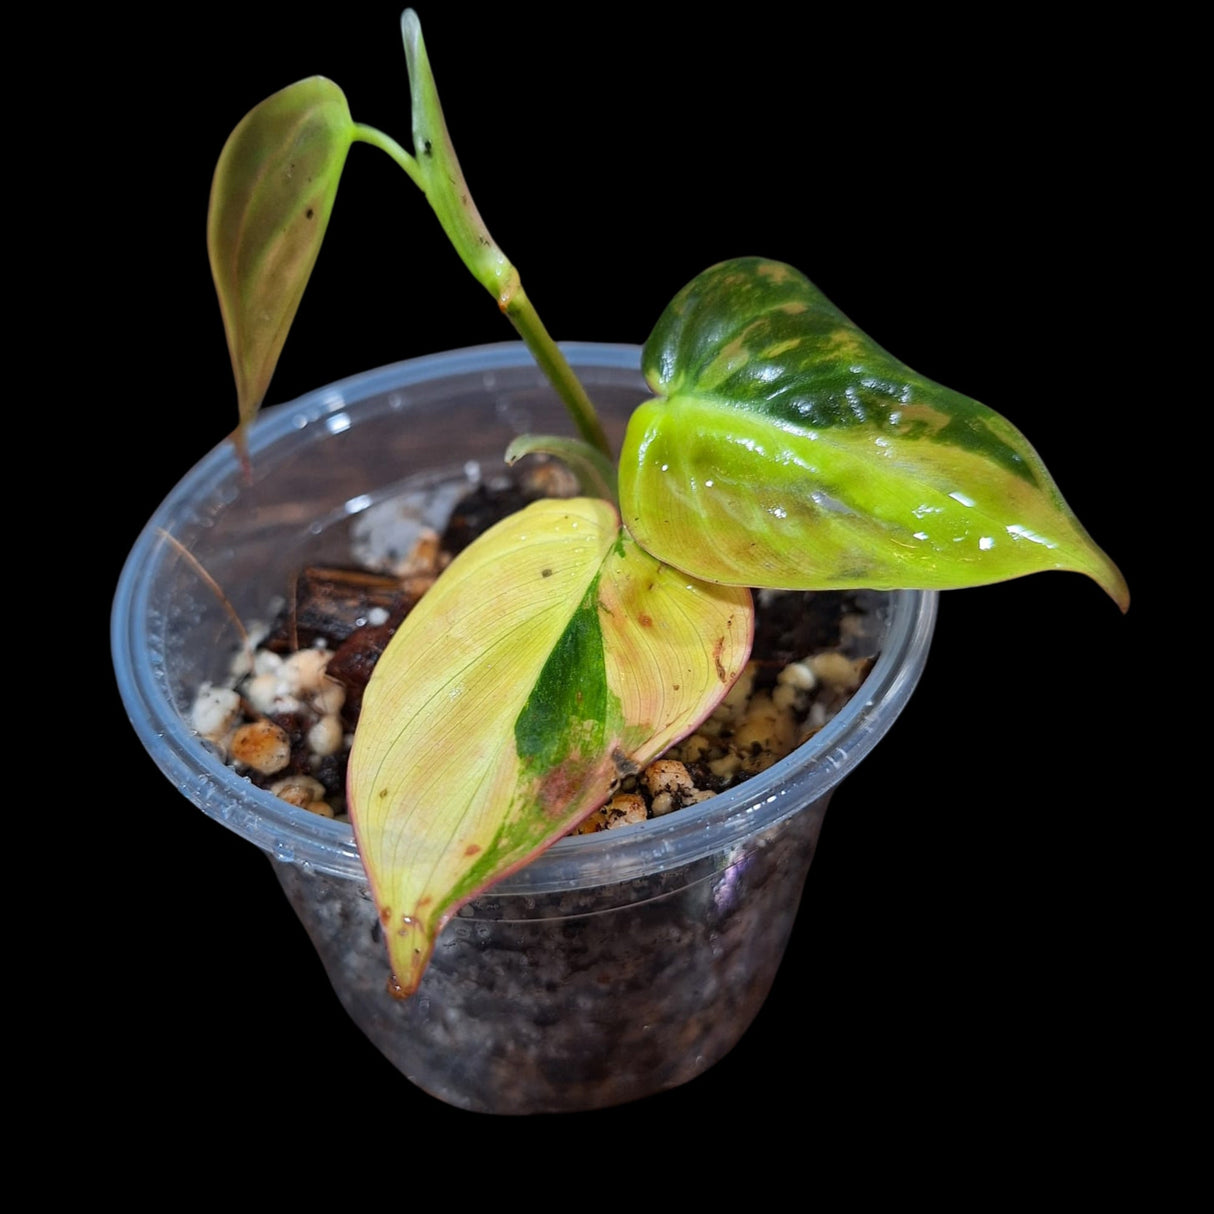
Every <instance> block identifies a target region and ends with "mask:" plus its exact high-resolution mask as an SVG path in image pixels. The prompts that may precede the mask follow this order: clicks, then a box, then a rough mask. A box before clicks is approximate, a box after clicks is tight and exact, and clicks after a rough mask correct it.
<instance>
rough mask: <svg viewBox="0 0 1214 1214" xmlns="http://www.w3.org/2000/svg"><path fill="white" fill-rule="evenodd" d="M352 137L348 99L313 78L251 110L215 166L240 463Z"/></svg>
mask: <svg viewBox="0 0 1214 1214" xmlns="http://www.w3.org/2000/svg"><path fill="white" fill-rule="evenodd" d="M353 138H354V122H353V120H352V119H351V117H350V111H349V108H348V106H347V105H346V98H345V95H344V94H343V93H342V91H341V89H339V88H338V87H337V85H335V84H334V83H333V82H332V81H331V80H326V79H324V77H322V76H313V77H311V78H310V79H308V80H301V81H299V82H298V83H296V84H292V85H290V86H289V87H287V88H285V89H282V90H281V91H280V92H277V93H275V94H274V95H273V96H272V97H267V98H266V100H265V101H263V102H262V103H261V104H260V105H258V106H255V107H254V108H253V109H252V110H250V111H249V113H248V114H246V115H245V117H244V118H243V119H242V120H241V122H240V124H239V125H238V126H237V127H236V129H235V130H234V131H233V132H232V134H231V135H230V136H229V137H228V141H227V143H226V144H224V148H223V151H222V152H221V153H220V156H219V162H218V164H217V165H216V166H215V176H214V178H213V180H212V182H211V203H210V210H209V211H208V214H207V250H208V252H209V254H210V258H211V274H212V276H213V278H214V280H215V290H216V293H217V294H218V296H219V307H220V311H221V312H222V313H223V324H224V330H225V331H226V333H227V338H228V352H229V354H230V355H231V358H232V372H233V374H234V375H235V377H236V394H237V400H238V402H239V406H240V424H239V427H238V428H237V431H236V434H235V435H234V438H235V440H236V444H237V447H238V448H239V450H240V452H241V456H242V458H244V455H245V448H244V430H245V427H246V426H248V424H249V422H251V421H252V420H253V418H254V417H255V416H256V414H257V410H258V409H259V408H260V407H261V402H262V400H263V399H264V398H265V394H266V390H267V389H268V388H269V386H270V379H271V377H272V376H273V374H274V368H275V366H276V365H277V363H278V356H279V354H281V352H282V347H283V343H284V342H285V341H286V339H287V332H288V331H289V330H290V327H291V322H292V321H293V320H294V319H295V313H296V311H297V310H298V308H299V301H300V299H302V298H303V293H304V288H305V287H306V286H307V285H308V278H309V276H310V275H311V273H312V267H313V266H314V265H315V264H316V257H317V254H318V253H319V252H320V246H321V243H322V241H323V240H324V235H325V229H326V228H327V227H328V224H329V216H330V214H331V213H332V210H333V201H334V199H335V198H336V196H337V185H338V182H339V180H340V178H341V171H342V167H343V166H344V164H345V161H346V154H347V153H348V152H349V150H350V144H351V142H352V141H353Z"/></svg>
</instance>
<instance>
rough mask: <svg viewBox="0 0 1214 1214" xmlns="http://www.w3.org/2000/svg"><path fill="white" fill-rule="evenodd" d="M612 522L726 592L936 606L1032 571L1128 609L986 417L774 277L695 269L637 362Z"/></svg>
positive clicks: (1031, 458) (1028, 464)
mask: <svg viewBox="0 0 1214 1214" xmlns="http://www.w3.org/2000/svg"><path fill="white" fill-rule="evenodd" d="M643 365H644V370H645V374H646V377H647V379H648V381H649V385H650V387H651V388H652V389H653V391H655V392H657V393H660V397H659V399H657V400H654V401H650V402H649V403H647V404H645V405H643V406H642V407H641V408H640V409H638V410H637V412H636V413H635V414H634V415H633V418H632V420H631V421H630V423H629V427H628V433H627V437H626V440H625V444H624V450H623V453H622V456H621V461H620V501H621V507H622V511H623V516H624V522H625V524H626V526H627V527H628V529H629V530H630V531H631V532H632V534H633V535H634V536H635V537H636V539H637V542H638V543H640V544H641V545H642V546H644V547H645V548H646V549H648V551H650V552H652V553H653V554H654V555H655V556H657V557H659V558H660V559H662V560H663V561H667V562H669V563H670V564H672V565H675V566H677V567H678V568H680V569H686V570H688V571H689V572H691V573H694V574H695V575H697V576H698V577H703V578H708V579H711V580H714V581H720V582H724V583H728V584H731V585H748V586H777V587H785V588H788V589H829V588H846V587H864V586H867V587H872V588H877V589H893V588H899V587H917V588H925V589H948V588H952V587H959V586H974V585H980V584H983V583H986V582H994V581H1001V580H1004V579H1006V578H1012V577H1018V576H1020V575H1021V574H1026V573H1034V572H1037V571H1039V570H1045V569H1072V570H1077V571H1079V572H1081V573H1085V574H1087V575H1089V576H1090V577H1092V578H1094V579H1095V580H1096V581H1097V582H1098V583H1099V584H1100V585H1101V586H1103V587H1104V589H1105V590H1106V591H1107V592H1108V593H1109V594H1110V595H1111V596H1112V597H1113V599H1114V600H1115V601H1116V602H1117V603H1118V604H1119V605H1120V606H1121V607H1122V609H1123V610H1124V609H1125V607H1126V606H1127V605H1128V603H1129V594H1128V591H1127V589H1126V585H1125V582H1124V580H1123V579H1122V577H1121V574H1120V572H1119V571H1118V570H1117V568H1116V566H1115V565H1113V563H1112V562H1111V561H1110V560H1109V559H1108V557H1107V556H1105V554H1104V553H1103V552H1102V551H1101V550H1100V549H1099V548H1097V547H1096V545H1095V544H1094V543H1093V542H1092V541H1091V539H1090V538H1089V537H1088V535H1087V533H1086V532H1085V531H1084V529H1083V528H1082V526H1080V524H1079V520H1078V519H1077V518H1076V517H1075V516H1074V514H1073V513H1072V512H1071V510H1070V509H1069V508H1068V506H1067V505H1066V503H1065V501H1063V499H1062V495H1061V494H1060V493H1059V491H1058V488H1057V486H1056V485H1055V484H1054V482H1053V480H1052V479H1051V477H1050V475H1049V473H1048V472H1047V471H1046V468H1045V465H1044V464H1043V463H1042V462H1041V460H1040V458H1039V457H1038V456H1037V454H1036V452H1035V451H1034V450H1033V448H1032V447H1031V446H1030V445H1029V443H1028V441H1027V440H1026V439H1025V437H1024V436H1023V435H1022V434H1021V433H1020V432H1019V431H1018V430H1017V429H1016V428H1015V427H1014V426H1013V425H1012V424H1011V423H1010V422H1008V421H1007V420H1006V419H1004V418H1003V417H1001V416H999V414H997V413H995V412H993V411H992V410H990V409H988V408H987V407H986V406H984V405H981V404H979V403H978V402H977V401H975V400H972V399H970V398H969V397H966V396H962V395H961V394H960V393H957V392H954V391H952V390H951V389H948V388H944V387H942V386H941V385H939V384H937V383H934V382H933V381H931V380H929V379H926V378H925V377H923V376H921V375H918V374H916V373H915V372H914V371H912V370H911V369H910V368H909V367H907V366H905V365H904V364H902V363H900V362H899V361H898V360H897V359H895V358H893V357H892V356H891V355H889V354H887V353H886V352H885V351H884V350H883V349H881V347H880V346H878V345H877V344H876V343H875V342H873V341H872V340H871V339H870V338H868V337H867V336H866V335H865V334H864V333H863V332H861V331H860V330H859V329H858V328H856V326H855V325H853V324H852V323H851V322H850V321H849V320H848V319H847V318H846V317H845V316H844V315H843V314H842V313H841V312H839V310H838V309H837V308H835V307H834V305H833V304H831V303H830V302H829V300H827V299H826V298H825V297H824V296H823V295H822V294H821V292H820V291H818V289H817V288H816V287H815V286H814V285H813V284H812V283H811V282H809V280H808V279H806V278H805V276H804V275H803V274H801V273H800V272H799V271H797V270H795V269H793V268H792V267H791V266H787V265H783V264H781V263H779V262H771V261H763V260H761V259H758V258H745V259H740V260H737V261H731V262H724V263H722V264H721V265H718V266H714V267H712V268H711V269H709V270H707V271H705V272H704V273H703V274H701V275H700V276H699V277H698V278H696V279H694V280H693V281H692V282H691V283H690V284H689V285H688V286H687V287H685V288H684V289H683V290H682V291H681V292H680V293H679V295H678V296H676V298H675V299H674V301H673V302H672V303H671V305H670V306H669V307H668V308H667V310H666V312H665V313H664V314H663V316H662V318H661V319H660V320H659V322H658V325H657V327H656V328H655V329H654V331H653V334H652V335H651V336H650V338H649V341H648V343H647V344H646V346H645V351H644V355H643Z"/></svg>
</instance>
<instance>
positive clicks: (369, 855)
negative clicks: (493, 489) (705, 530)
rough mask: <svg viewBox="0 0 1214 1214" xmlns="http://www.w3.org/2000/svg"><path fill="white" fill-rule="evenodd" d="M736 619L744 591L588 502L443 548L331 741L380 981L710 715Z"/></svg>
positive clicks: (418, 962)
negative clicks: (339, 758) (381, 970)
mask: <svg viewBox="0 0 1214 1214" xmlns="http://www.w3.org/2000/svg"><path fill="white" fill-rule="evenodd" d="M753 626H754V620H753V607H752V603H751V597H750V592H749V591H748V590H745V589H733V588H729V587H722V586H714V585H709V584H707V583H704V582H699V581H696V580H695V579H692V578H689V577H687V576H686V575H685V574H682V573H678V572H677V571H675V570H673V569H671V568H670V567H669V566H664V565H662V564H660V563H659V562H658V561H656V560H654V558H653V557H651V556H650V555H648V554H647V553H645V552H643V551H642V550H641V549H640V548H638V547H637V545H636V544H635V543H634V542H633V541H632V540H631V539H630V538H629V537H628V536H627V534H626V533H624V532H623V531H622V530H621V528H620V525H619V516H618V515H617V513H616V511H615V509H614V508H613V507H612V506H610V505H609V504H607V503H606V502H602V501H596V500H593V499H590V498H573V499H569V500H560V501H556V500H552V501H541V502H537V503H534V504H533V505H531V506H529V507H527V508H526V509H524V510H522V511H520V512H519V513H517V514H515V515H512V516H511V517H509V518H507V519H505V520H504V521H503V522H501V523H499V524H498V525H497V526H495V527H493V528H491V529H490V530H489V531H487V532H486V533H485V534H484V535H483V536H481V537H480V538H479V539H477V540H476V541H474V542H473V543H472V544H470V545H469V546H468V547H467V548H466V549H464V551H463V552H461V553H460V555H459V556H458V557H456V559H455V560H454V561H453V562H452V563H451V565H450V566H449V567H448V568H447V569H446V570H445V571H444V573H443V575H442V577H440V578H439V580H438V581H437V582H436V583H435V585H434V586H433V588H432V589H431V590H430V591H429V592H428V593H427V594H426V595H425V596H424V597H423V598H422V600H421V601H420V602H419V603H418V605H417V606H416V607H415V608H414V609H413V610H412V611H411V612H410V613H409V615H408V616H407V617H406V618H405V621H404V623H403V624H402V626H401V628H400V629H399V630H398V631H397V633H396V635H395V636H394V637H393V638H392V641H391V643H390V644H389V646H388V648H387V650H386V651H385V652H384V654H383V656H382V657H381V658H380V660H379V662H378V663H377V664H376V667H375V670H374V673H373V674H372V677H371V680H370V682H369V683H368V685H367V689H366V692H365V694H364V696H363V703H362V715H361V718H360V723H359V726H358V730H357V732H356V734H355V738H354V745H353V748H352V750H351V754H350V766H349V779H348V802H349V807H350V816H351V819H352V821H353V823H354V830H355V835H356V837H357V839H358V846H359V851H360V854H361V857H362V861H363V865H364V867H365V868H366V870H367V876H368V879H369V881H370V884H371V889H372V893H373V895H374V897H375V901H376V905H377V907H378V909H379V915H380V920H381V923H382V924H383V928H384V936H385V939H386V941H387V945H388V953H389V958H390V961H391V966H392V972H393V975H394V978H395V987H394V989H395V990H396V991H397V993H398V994H401V995H407V994H410V993H412V992H413V991H414V990H415V989H416V988H417V985H418V983H419V982H420V981H421V976H422V972H423V970H424V968H425V966H426V963H427V961H428V960H429V957H430V954H431V952H432V950H433V948H434V942H435V939H436V937H437V935H438V933H439V931H440V929H441V928H442V925H443V924H444V923H445V922H446V921H447V919H448V918H449V917H450V916H451V915H452V914H453V913H454V912H455V911H456V910H457V909H458V908H459V907H460V906H461V905H462V904H463V903H465V902H467V901H468V900H469V899H470V898H472V897H473V896H475V895H476V894H477V893H478V892H479V891H481V890H482V889H484V888H485V887H486V886H488V885H489V884H491V883H492V882H493V881H496V880H498V879H499V878H501V877H502V876H504V875H506V874H507V873H509V872H511V871H513V870H514V869H517V868H519V867H521V866H522V865H523V864H525V863H526V862H527V861H528V860H530V859H531V858H532V857H533V856H535V855H536V854H537V853H538V852H540V851H542V850H543V849H544V848H545V847H547V846H548V845H549V844H551V843H553V842H554V841H555V840H556V839H558V838H559V837H560V836H561V835H563V834H565V833H566V832H567V831H568V830H569V829H570V828H571V827H572V826H574V825H575V824H576V823H577V822H578V821H580V820H581V819H582V818H583V817H585V816H586V815H587V814H589V813H590V812H591V811H592V810H594V809H595V808H597V807H598V806H599V805H601V804H602V803H603V802H604V801H605V800H606V799H607V797H608V796H609V794H610V792H611V790H612V787H613V785H614V784H615V782H617V781H618V779H619V778H620V777H621V776H623V775H624V774H626V773H629V772H632V771H635V770H637V769H638V768H639V767H641V766H643V765H644V764H645V763H648V762H649V761H650V760H651V759H653V758H655V757H656V756H657V755H658V754H660V753H661V752H662V751H663V750H665V749H666V748H667V747H668V746H669V745H670V744H671V743H672V742H674V741H676V740H677V739H678V738H680V737H682V736H684V735H685V734H687V733H689V732H690V731H691V730H692V729H694V728H695V726H696V725H697V724H699V722H700V721H701V720H703V718H704V717H705V716H707V715H708V713H709V712H711V711H712V709H713V707H715V705H716V704H717V703H718V702H719V700H720V699H721V697H722V696H723V695H724V694H725V692H726V691H727V690H728V689H729V687H730V686H732V684H733V682H734V680H735V679H736V678H737V676H738V674H739V673H740V672H741V669H742V667H743V666H744V664H745V662H746V660H747V657H748V656H749V652H750V644H751V638H752V633H753Z"/></svg>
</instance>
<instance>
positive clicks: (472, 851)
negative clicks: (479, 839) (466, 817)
mask: <svg viewBox="0 0 1214 1214" xmlns="http://www.w3.org/2000/svg"><path fill="white" fill-rule="evenodd" d="M480 849H481V845H480V844H479V843H469V844H468V846H467V847H465V848H464V855H465V856H475V855H476V853H477V852H478V851H480Z"/></svg>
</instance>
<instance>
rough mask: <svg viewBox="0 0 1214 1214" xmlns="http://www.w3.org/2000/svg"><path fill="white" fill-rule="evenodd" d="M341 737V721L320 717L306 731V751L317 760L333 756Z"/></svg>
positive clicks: (334, 718)
mask: <svg viewBox="0 0 1214 1214" xmlns="http://www.w3.org/2000/svg"><path fill="white" fill-rule="evenodd" d="M342 737H343V733H342V728H341V721H340V720H339V719H338V718H337V717H335V716H327V717H321V718H320V720H319V721H317V722H316V724H315V725H313V726H312V728H311V729H309V730H308V749H309V750H311V752H312V753H313V754H314V755H316V756H317V757H318V758H322V759H323V758H324V757H325V756H326V755H335V754H336V753H337V751H338V749H339V748H340V747H341V740H342Z"/></svg>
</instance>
